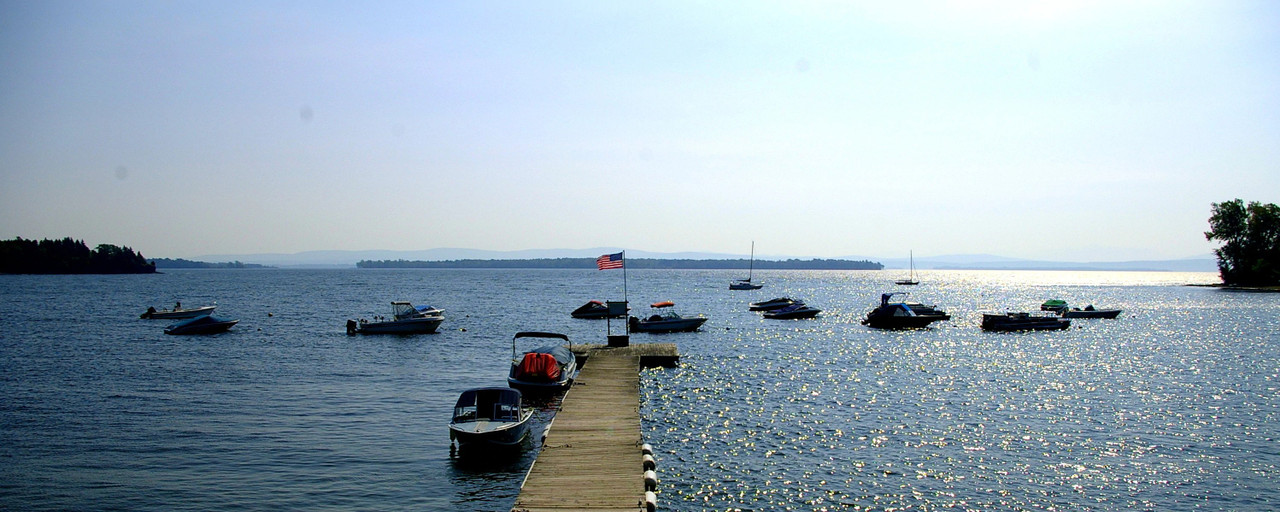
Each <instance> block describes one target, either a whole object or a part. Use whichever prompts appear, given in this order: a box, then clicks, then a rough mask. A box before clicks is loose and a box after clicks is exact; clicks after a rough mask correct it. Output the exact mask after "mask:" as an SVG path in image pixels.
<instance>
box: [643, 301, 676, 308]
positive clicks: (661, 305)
mask: <svg viewBox="0 0 1280 512" xmlns="http://www.w3.org/2000/svg"><path fill="white" fill-rule="evenodd" d="M674 305H676V303H674V302H671V301H669V300H664V301H662V302H654V303H653V304H650V305H649V307H652V308H669V307H671V306H674Z"/></svg>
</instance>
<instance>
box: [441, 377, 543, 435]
mask: <svg viewBox="0 0 1280 512" xmlns="http://www.w3.org/2000/svg"><path fill="white" fill-rule="evenodd" d="M523 400H524V397H523V396H522V395H521V393H520V390H518V389H511V388H499V387H490V388H476V389H468V390H466V391H463V392H462V395H461V396H459V397H458V401H457V403H455V404H454V405H453V419H451V420H449V440H450V441H454V442H457V443H458V445H460V446H470V445H478V446H485V447H492V448H510V447H515V446H519V445H520V443H522V442H523V441H524V439H525V437H528V435H529V419H530V418H532V417H533V410H531V409H525V407H524V403H523Z"/></svg>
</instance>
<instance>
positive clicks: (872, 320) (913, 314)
mask: <svg viewBox="0 0 1280 512" xmlns="http://www.w3.org/2000/svg"><path fill="white" fill-rule="evenodd" d="M897 295H901V296H903V300H898V301H894V300H893V297H894V296H897ZM908 295H909V294H908V293H907V292H893V293H882V294H880V306H879V307H877V308H875V309H873V310H871V312H870V313H867V317H866V318H864V319H862V325H865V326H867V327H873V328H876V329H920V328H924V327H928V326H929V324H931V323H934V322H939V321H942V320H950V319H951V315H949V314H947V312H946V311H942V310H940V309H938V307H937V306H927V305H924V304H921V303H919V302H908V301H907V300H906V297H907V296H908Z"/></svg>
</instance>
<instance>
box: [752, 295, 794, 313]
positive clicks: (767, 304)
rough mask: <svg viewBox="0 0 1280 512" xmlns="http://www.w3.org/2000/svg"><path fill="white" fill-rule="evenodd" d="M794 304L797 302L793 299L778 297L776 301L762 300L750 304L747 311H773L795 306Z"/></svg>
mask: <svg viewBox="0 0 1280 512" xmlns="http://www.w3.org/2000/svg"><path fill="white" fill-rule="evenodd" d="M796 302H797V301H796V300H795V299H791V298H788V297H778V298H776V299H769V300H763V301H760V302H752V303H751V306H750V307H749V308H748V309H750V310H751V311H770V310H774V309H782V308H785V307H787V306H790V305H792V304H795V303H796Z"/></svg>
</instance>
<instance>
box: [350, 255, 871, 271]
mask: <svg viewBox="0 0 1280 512" xmlns="http://www.w3.org/2000/svg"><path fill="white" fill-rule="evenodd" d="M626 265H627V268H630V269H669V270H674V269H682V270H747V268H748V266H751V267H752V268H754V269H756V270H884V265H882V264H880V263H876V262H873V261H866V260H863V261H854V260H826V259H811V260H798V259H792V260H776V261H765V260H756V261H755V262H754V263H752V262H750V261H748V260H745V259H740V260H734V259H730V260H694V259H652V258H634V259H628V260H626ZM356 268H512V269H515V268H596V260H595V258H538V259H512V260H482V259H466V260H446V261H419V260H378V261H373V260H362V261H360V262H358V263H356Z"/></svg>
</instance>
